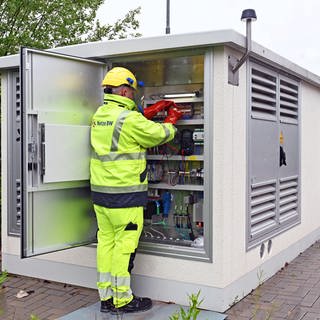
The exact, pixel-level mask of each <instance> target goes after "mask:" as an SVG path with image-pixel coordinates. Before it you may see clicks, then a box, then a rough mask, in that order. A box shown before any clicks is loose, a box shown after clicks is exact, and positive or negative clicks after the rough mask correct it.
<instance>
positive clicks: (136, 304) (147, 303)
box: [112, 296, 152, 314]
mask: <svg viewBox="0 0 320 320" xmlns="http://www.w3.org/2000/svg"><path fill="white" fill-rule="evenodd" d="M151 308H152V301H151V299H149V298H140V297H136V296H133V299H132V300H131V301H130V302H129V303H128V304H126V305H124V306H123V307H120V308H114V309H113V310H112V314H117V313H132V312H142V311H147V310H149V309H151Z"/></svg>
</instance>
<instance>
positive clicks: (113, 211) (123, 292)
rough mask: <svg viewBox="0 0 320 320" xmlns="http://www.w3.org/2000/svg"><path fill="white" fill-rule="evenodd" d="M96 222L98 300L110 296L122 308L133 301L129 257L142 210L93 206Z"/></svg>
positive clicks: (138, 228) (140, 227)
mask: <svg viewBox="0 0 320 320" xmlns="http://www.w3.org/2000/svg"><path fill="white" fill-rule="evenodd" d="M94 209H95V212H96V216H97V221H98V229H99V230H98V246H97V271H98V281H97V286H98V289H99V294H100V300H106V299H108V298H109V297H111V296H113V303H114V304H115V306H116V307H118V308H119V307H121V306H123V305H125V304H127V303H129V302H130V301H131V300H132V298H133V295H132V291H131V288H130V273H129V271H128V268H129V263H130V257H131V255H132V254H134V252H135V249H136V248H137V246H138V242H139V238H140V235H141V231H142V227H143V207H132V208H105V207H101V206H98V205H94Z"/></svg>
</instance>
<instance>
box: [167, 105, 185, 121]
mask: <svg viewBox="0 0 320 320" xmlns="http://www.w3.org/2000/svg"><path fill="white" fill-rule="evenodd" d="M181 117H182V112H181V111H179V110H178V109H177V108H170V109H169V111H168V115H167V117H166V118H165V119H164V123H172V124H176V123H177V121H178V120H179V119H180V118H181Z"/></svg>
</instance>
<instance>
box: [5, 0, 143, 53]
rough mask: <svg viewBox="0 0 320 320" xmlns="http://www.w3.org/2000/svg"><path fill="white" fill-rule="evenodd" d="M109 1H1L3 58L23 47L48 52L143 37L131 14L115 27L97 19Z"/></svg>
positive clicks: (133, 12) (137, 10)
mask: <svg viewBox="0 0 320 320" xmlns="http://www.w3.org/2000/svg"><path fill="white" fill-rule="evenodd" d="M104 2H105V0H76V1H75V0H63V1H62V0H0V39H1V41H0V56H5V55H8V54H13V53H17V52H18V50H19V47H20V46H21V45H24V46H29V47H35V48H39V49H47V48H53V47H60V46H66V45H71V44H78V43H83V42H89V41H98V40H102V39H109V40H111V39H121V38H126V37H127V36H133V37H137V36H140V34H139V33H137V32H136V30H137V29H138V27H139V21H138V20H137V19H136V15H137V14H139V13H140V7H139V8H137V9H134V10H131V11H129V12H128V13H127V15H126V16H125V17H124V18H123V19H119V20H118V21H116V22H115V24H113V25H104V24H101V23H100V21H99V20H97V19H96V13H97V10H98V8H99V7H100V6H101V5H102V4H103V3H104Z"/></svg>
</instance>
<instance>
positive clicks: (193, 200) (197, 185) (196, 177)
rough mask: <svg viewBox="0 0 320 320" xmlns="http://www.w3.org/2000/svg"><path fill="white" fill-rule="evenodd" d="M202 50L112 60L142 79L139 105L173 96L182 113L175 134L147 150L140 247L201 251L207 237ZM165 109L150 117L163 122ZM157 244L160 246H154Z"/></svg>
mask: <svg viewBox="0 0 320 320" xmlns="http://www.w3.org/2000/svg"><path fill="white" fill-rule="evenodd" d="M205 60H206V58H205V54H198V55H183V56H182V55H181V56H177V54H175V56H173V55H172V56H170V55H168V56H166V57H163V58H155V59H152V58H149V59H146V60H140V61H138V62H137V61H133V62H128V60H127V61H126V62H125V63H124V62H117V63H115V62H114V65H119V66H120V65H121V66H125V67H127V68H128V69H130V70H132V71H133V72H134V73H135V74H136V75H137V78H138V80H142V81H143V82H144V87H143V88H140V89H139V94H140V99H139V100H140V102H141V106H142V107H143V108H145V107H148V106H150V105H152V104H154V103H156V102H157V101H159V100H162V99H165V100H172V101H174V102H175V103H176V105H177V107H178V108H179V109H180V110H181V112H182V114H183V116H182V118H181V119H180V120H179V121H178V122H177V124H176V128H177V133H176V136H175V139H174V140H172V141H171V142H169V143H166V144H163V145H160V146H158V147H154V148H150V149H148V150H147V170H148V183H149V190H148V203H147V206H146V208H145V211H144V221H145V223H144V230H143V232H142V236H141V243H142V246H141V247H142V249H143V248H149V249H150V248H152V247H154V246H158V247H157V253H159V252H162V253H164V254H165V253H166V252H168V251H166V250H168V248H169V247H170V248H171V249H172V248H175V250H176V252H175V253H178V252H179V250H189V253H190V251H194V252H197V251H198V252H200V251H203V250H204V243H205V237H206V236H207V234H206V232H207V231H205V230H206V228H205V224H206V223H207V222H206V221H205V219H204V214H203V212H204V202H205V192H204V179H205V172H206V167H205V154H204V153H205V152H204V150H205V144H206V143H207V142H206V138H207V137H206V135H205V130H204V129H205V128H204V122H205V120H204V118H205V108H204V102H205V99H204V96H205V95H204V64H205ZM166 113H167V111H163V112H160V113H158V114H157V115H156V117H154V118H153V120H154V121H159V122H162V121H163V120H164V118H165V117H166ZM160 248H161V249H162V251H161V250H160V251H159V249H160Z"/></svg>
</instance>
